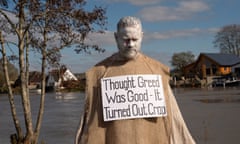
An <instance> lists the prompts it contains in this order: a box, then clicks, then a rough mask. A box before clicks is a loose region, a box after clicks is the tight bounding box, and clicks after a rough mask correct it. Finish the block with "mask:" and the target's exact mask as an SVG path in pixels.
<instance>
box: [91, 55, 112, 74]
mask: <svg viewBox="0 0 240 144" xmlns="http://www.w3.org/2000/svg"><path fill="white" fill-rule="evenodd" d="M114 57H115V54H113V55H111V56H109V57H107V58H105V59H103V60H102V61H100V62H98V63H97V64H95V65H94V66H93V67H91V68H90V69H88V70H87V72H86V73H87V74H91V73H92V74H96V73H97V74H100V73H103V72H104V71H105V70H106V68H107V67H108V66H109V65H111V63H112V61H113V59H114Z"/></svg>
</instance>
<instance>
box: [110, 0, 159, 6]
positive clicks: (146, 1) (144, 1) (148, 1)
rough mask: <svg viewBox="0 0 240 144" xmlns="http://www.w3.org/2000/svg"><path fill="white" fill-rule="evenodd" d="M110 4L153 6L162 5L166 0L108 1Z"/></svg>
mask: <svg viewBox="0 0 240 144" xmlns="http://www.w3.org/2000/svg"><path fill="white" fill-rule="evenodd" d="M107 1H108V2H111V3H113V2H128V3H131V4H132V5H136V6H145V5H153V4H157V3H160V2H162V1H164V0H107Z"/></svg>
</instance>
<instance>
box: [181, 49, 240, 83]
mask: <svg viewBox="0 0 240 144" xmlns="http://www.w3.org/2000/svg"><path fill="white" fill-rule="evenodd" d="M231 73H235V74H236V75H237V76H240V58H239V57H238V56H236V55H234V54H221V53H201V54H200V55H199V56H198V58H197V60H196V61H195V62H194V63H191V64H189V65H187V66H185V67H184V75H185V77H194V76H198V77H199V78H201V79H203V78H206V77H208V76H224V75H228V74H231Z"/></svg>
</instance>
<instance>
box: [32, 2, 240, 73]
mask: <svg viewBox="0 0 240 144" xmlns="http://www.w3.org/2000/svg"><path fill="white" fill-rule="evenodd" d="M86 1H87V6H86V9H90V8H91V7H93V6H94V5H97V6H102V7H105V8H106V12H107V13H106V16H107V22H108V23H107V25H106V28H107V31H106V32H105V33H104V34H101V35H99V34H98V35H94V34H92V35H90V39H91V42H93V43H95V44H98V45H99V46H100V47H102V48H104V49H105V50H106V51H105V52H104V53H101V54H99V53H97V52H94V51H93V52H92V54H91V55H89V54H85V53H81V54H76V53H75V52H74V51H73V50H72V49H68V48H66V49H65V50H63V51H62V58H61V63H62V64H65V65H66V66H67V67H68V68H69V69H70V70H71V71H72V72H73V73H81V72H85V71H86V70H87V69H89V68H91V67H92V66H94V65H95V64H96V63H98V62H99V61H101V60H103V59H105V58H106V57H108V56H111V55H112V54H113V53H114V52H117V47H116V43H115V39H114V36H113V33H114V32H115V31H116V24H117V22H118V21H119V19H120V18H122V17H124V16H135V17H138V18H139V19H140V20H141V22H142V25H143V32H144V37H143V42H142V52H143V53H144V54H146V55H148V56H150V57H152V58H154V59H156V60H159V61H161V62H162V63H164V64H165V65H167V66H169V67H170V68H171V67H172V66H171V64H170V60H171V57H172V55H173V54H174V53H179V52H187V51H191V52H192V53H193V54H194V55H195V57H196V58H197V57H198V55H199V54H200V53H218V52H219V50H218V49H217V48H215V47H214V45H213V41H214V37H215V35H216V33H217V32H218V31H219V30H220V28H222V27H223V26H226V25H231V24H240V16H239V14H240V9H239V5H240V1H239V0H86ZM33 63H34V60H33ZM39 67H40V65H37V62H36V61H35V65H32V66H31V68H32V70H35V69H36V70H37V69H38V68H39Z"/></svg>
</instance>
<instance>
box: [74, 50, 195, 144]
mask: <svg viewBox="0 0 240 144" xmlns="http://www.w3.org/2000/svg"><path fill="white" fill-rule="evenodd" d="M132 74H159V75H161V76H162V80H163V85H164V86H163V88H164V93H165V101H166V106H167V116H166V117H158V118H138V119H128V120H116V121H110V122H104V121H103V114H102V103H101V101H102V100H101V86H100V79H101V78H103V77H112V76H119V75H132ZM86 78H87V87H86V101H85V102H86V103H85V111H84V114H83V116H82V118H81V122H80V126H79V129H78V131H77V136H76V140H75V143H76V144H193V143H195V142H194V140H193V138H192V136H191V135H190V133H189V131H188V129H187V127H186V125H185V122H184V120H183V118H182V115H181V113H180V111H179V108H178V106H177V103H176V100H175V98H174V96H173V94H172V91H171V89H170V87H169V83H168V81H169V70H168V67H166V66H165V65H163V64H161V63H160V62H158V61H156V60H153V59H151V58H149V57H147V56H145V55H143V54H139V55H138V56H137V58H136V59H134V60H130V61H125V60H121V59H119V58H118V55H117V54H114V55H112V56H111V57H109V58H107V59H105V60H103V61H102V62H100V63H99V64H97V65H96V66H94V67H93V68H91V69H90V70H89V71H87V73H86Z"/></svg>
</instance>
